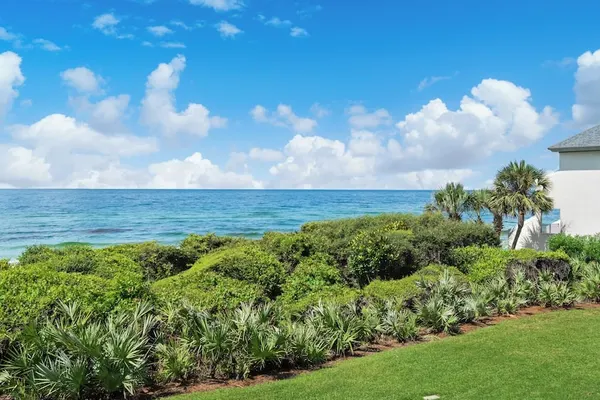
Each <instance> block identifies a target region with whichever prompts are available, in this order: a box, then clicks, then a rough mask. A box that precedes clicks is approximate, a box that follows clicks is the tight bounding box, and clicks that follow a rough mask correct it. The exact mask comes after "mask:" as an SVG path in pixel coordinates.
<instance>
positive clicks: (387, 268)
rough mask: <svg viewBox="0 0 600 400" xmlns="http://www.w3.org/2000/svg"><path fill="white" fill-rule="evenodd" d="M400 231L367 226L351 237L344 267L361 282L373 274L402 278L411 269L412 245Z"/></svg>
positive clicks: (364, 283) (412, 259) (413, 263)
mask: <svg viewBox="0 0 600 400" xmlns="http://www.w3.org/2000/svg"><path fill="white" fill-rule="evenodd" d="M403 232H405V231H400V232H397V231H393V232H385V231H382V230H370V231H364V232H361V233H359V234H358V235H357V236H356V237H354V239H353V240H352V242H351V243H350V256H349V259H348V270H349V272H350V274H351V275H352V276H353V277H354V278H355V279H356V280H357V281H358V283H359V284H360V285H361V286H362V285H366V284H368V283H369V282H370V281H372V280H374V279H376V278H381V279H394V278H402V277H403V276H406V275H410V273H411V272H413V270H414V269H415V261H414V259H415V257H414V248H413V245H412V244H411V242H410V240H409V238H408V237H409V235H406V234H405V233H403ZM407 236H408V237H407Z"/></svg>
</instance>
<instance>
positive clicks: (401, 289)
mask: <svg viewBox="0 0 600 400" xmlns="http://www.w3.org/2000/svg"><path fill="white" fill-rule="evenodd" d="M445 270H448V271H449V272H450V273H451V274H452V275H455V276H457V277H459V278H460V279H461V280H464V275H463V274H462V273H461V272H460V271H459V270H458V269H456V268H454V267H446V266H443V265H430V266H427V267H425V268H422V269H420V270H419V271H417V272H415V273H414V274H412V275H410V276H407V277H406V278H403V279H398V280H390V281H382V280H375V281H373V282H371V283H370V284H369V285H367V286H366V287H365V288H364V289H363V292H364V295H365V296H366V297H367V298H369V299H374V300H379V301H385V300H390V299H395V300H396V301H405V300H410V299H413V298H416V297H417V296H419V295H420V294H421V293H423V288H422V287H420V286H419V285H418V283H419V282H421V281H423V280H425V281H427V282H433V281H436V280H437V279H439V277H440V275H441V274H442V273H443V272H444V271H445Z"/></svg>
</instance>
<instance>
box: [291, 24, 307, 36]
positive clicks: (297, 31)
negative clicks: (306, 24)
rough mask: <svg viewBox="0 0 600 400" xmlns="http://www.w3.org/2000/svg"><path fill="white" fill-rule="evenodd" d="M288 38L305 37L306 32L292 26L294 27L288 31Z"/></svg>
mask: <svg viewBox="0 0 600 400" xmlns="http://www.w3.org/2000/svg"><path fill="white" fill-rule="evenodd" d="M290 36H292V37H307V36H308V31H307V30H306V29H304V28H300V27H298V26H294V27H292V29H290Z"/></svg>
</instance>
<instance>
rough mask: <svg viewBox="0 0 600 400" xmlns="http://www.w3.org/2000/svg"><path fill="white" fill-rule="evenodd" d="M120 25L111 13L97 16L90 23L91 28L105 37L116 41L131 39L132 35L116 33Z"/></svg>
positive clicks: (119, 21)
mask: <svg viewBox="0 0 600 400" xmlns="http://www.w3.org/2000/svg"><path fill="white" fill-rule="evenodd" d="M120 23H121V20H120V19H119V18H117V17H116V16H115V15H114V14H113V13H106V14H101V15H98V16H97V17H96V18H94V21H93V22H92V28H94V29H96V30H98V31H100V32H102V33H103V34H105V35H106V36H113V37H115V38H117V39H133V37H134V36H133V35H132V34H130V33H126V34H122V33H120V32H119V31H118V29H117V27H118V26H119V24H120Z"/></svg>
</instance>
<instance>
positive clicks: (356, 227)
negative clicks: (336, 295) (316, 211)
mask: <svg viewBox="0 0 600 400" xmlns="http://www.w3.org/2000/svg"><path fill="white" fill-rule="evenodd" d="M422 221H426V220H425V219H424V218H423V217H421V216H416V215H411V214H381V215H377V216H363V217H358V218H347V219H339V220H332V221H317V222H309V223H307V224H304V225H302V228H301V232H302V233H306V234H309V235H311V236H313V237H317V238H318V240H319V243H322V245H323V251H324V252H326V253H327V254H329V255H331V256H332V257H333V258H334V259H335V260H336V262H337V263H338V265H340V266H345V265H347V263H348V257H349V256H350V252H351V250H350V243H351V241H352V239H354V237H355V236H356V235H357V234H359V233H360V232H362V231H368V230H374V229H378V228H384V227H385V228H387V229H388V230H389V229H392V228H395V227H400V228H402V229H403V230H411V229H413V228H414V227H416V226H418V225H420V224H421V223H422Z"/></svg>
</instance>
